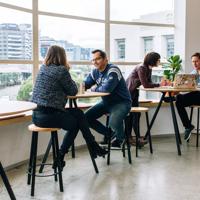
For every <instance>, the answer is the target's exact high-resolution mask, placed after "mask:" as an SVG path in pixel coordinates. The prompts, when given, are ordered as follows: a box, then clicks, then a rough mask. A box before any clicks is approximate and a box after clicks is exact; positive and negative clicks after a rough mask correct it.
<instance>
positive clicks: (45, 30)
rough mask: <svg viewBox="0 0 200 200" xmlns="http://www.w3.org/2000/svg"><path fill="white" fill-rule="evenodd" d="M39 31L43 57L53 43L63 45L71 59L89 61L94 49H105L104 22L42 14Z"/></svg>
mask: <svg viewBox="0 0 200 200" xmlns="http://www.w3.org/2000/svg"><path fill="white" fill-rule="evenodd" d="M52 24H54V25H53V26H52ZM94 30H95V32H94ZM39 32H40V36H39V37H40V57H41V58H44V56H45V54H46V51H47V49H48V47H49V46H51V45H53V44H57V45H59V46H62V47H63V48H64V49H65V50H66V52H67V56H68V60H70V61H84V60H88V61H89V60H91V51H92V50H94V49H95V48H100V49H104V41H105V39H104V35H103V34H102V33H104V32H105V31H104V24H103V23H97V22H88V21H82V20H74V19H66V18H58V17H49V16H42V15H40V16H39Z"/></svg>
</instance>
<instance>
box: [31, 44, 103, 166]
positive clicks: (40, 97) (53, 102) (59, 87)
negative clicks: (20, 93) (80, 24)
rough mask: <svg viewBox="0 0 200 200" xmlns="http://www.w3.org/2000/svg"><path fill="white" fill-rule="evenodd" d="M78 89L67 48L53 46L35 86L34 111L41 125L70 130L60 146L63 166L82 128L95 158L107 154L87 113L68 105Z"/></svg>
mask: <svg viewBox="0 0 200 200" xmlns="http://www.w3.org/2000/svg"><path fill="white" fill-rule="evenodd" d="M77 92H78V89H77V86H76V84H75V82H74V81H73V80H72V78H71V76H70V73H69V64H68V62H67V58H66V54H65V50H64V49H63V48H62V47H59V46H56V45H55V46H51V47H50V48H49V50H48V52H47V55H46V58H45V60H44V64H43V65H42V66H41V67H40V70H39V73H38V75H37V78H36V82H35V86H34V89H33V96H32V101H33V102H34V103H36V104H37V108H36V109H35V110H34V111H33V117H32V119H33V123H34V124H35V125H37V126H39V127H49V128H62V129H64V130H66V131H67V133H66V134H65V137H64V139H63V142H62V145H61V148H60V158H61V163H62V166H64V165H65V162H64V156H65V153H67V152H68V149H69V148H70V146H71V145H72V143H73V141H74V139H75V137H76V135H77V133H78V131H79V130H80V131H81V132H82V134H83V137H84V139H85V140H86V143H87V145H88V148H89V150H90V152H91V155H92V157H94V158H96V157H97V156H104V155H105V154H106V153H107V151H105V150H104V149H102V148H101V147H100V146H99V145H98V144H97V142H96V141H95V139H94V136H93V135H92V134H91V132H90V129H89V125H88V122H87V120H86V118H85V115H84V113H83V112H82V111H81V110H80V109H78V108H67V109H66V108H65V105H66V103H67V98H66V97H67V96H69V95H71V96H74V95H76V94H77Z"/></svg>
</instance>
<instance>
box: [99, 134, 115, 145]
mask: <svg viewBox="0 0 200 200" xmlns="http://www.w3.org/2000/svg"><path fill="white" fill-rule="evenodd" d="M115 140H116V134H112V136H111V143H112V142H114V141H115ZM99 146H101V147H107V146H108V137H105V136H104V138H103V140H102V141H101V142H100V143H99Z"/></svg>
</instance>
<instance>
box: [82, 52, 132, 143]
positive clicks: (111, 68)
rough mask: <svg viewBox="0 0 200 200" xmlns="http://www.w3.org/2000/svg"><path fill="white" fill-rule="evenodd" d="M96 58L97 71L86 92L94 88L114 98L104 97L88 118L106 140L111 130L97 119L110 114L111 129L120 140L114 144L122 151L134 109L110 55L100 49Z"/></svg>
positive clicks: (95, 53) (116, 140)
mask: <svg viewBox="0 0 200 200" xmlns="http://www.w3.org/2000/svg"><path fill="white" fill-rule="evenodd" d="M92 54H93V58H92V63H93V64H94V66H95V69H94V70H92V72H91V73H90V74H89V75H88V77H87V78H86V80H85V88H86V89H89V88H91V90H92V91H95V92H107V93H110V95H108V96H104V97H102V101H100V102H99V103H97V104H96V105H95V106H93V107H91V108H90V109H89V110H88V111H86V113H85V115H86V117H87V119H88V122H89V124H90V127H91V128H93V129H94V130H96V131H97V132H98V133H100V134H102V135H104V136H105V138H106V136H107V135H108V128H106V127H105V126H104V125H103V124H102V123H101V122H100V121H98V120H97V119H98V118H100V117H101V116H102V115H104V114H106V113H109V115H110V117H109V127H110V128H111V129H112V131H113V132H114V133H115V136H116V137H115V138H114V139H113V140H112V147H121V145H122V143H123V140H124V127H123V120H124V119H125V118H126V116H127V115H128V113H129V111H130V108H131V97H130V93H129V91H128V89H127V86H126V83H125V80H124V78H123V76H122V73H121V71H120V69H119V68H118V67H117V66H115V65H113V64H108V59H107V56H106V53H105V52H104V51H102V50H99V49H97V50H94V51H93V52H92Z"/></svg>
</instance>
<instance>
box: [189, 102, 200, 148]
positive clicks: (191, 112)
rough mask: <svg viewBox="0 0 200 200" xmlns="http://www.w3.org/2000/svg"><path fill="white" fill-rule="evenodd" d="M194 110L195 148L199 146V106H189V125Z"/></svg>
mask: <svg viewBox="0 0 200 200" xmlns="http://www.w3.org/2000/svg"><path fill="white" fill-rule="evenodd" d="M194 108H197V137H196V147H198V146H199V110H200V105H192V106H190V123H192V117H193V110H194Z"/></svg>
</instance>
